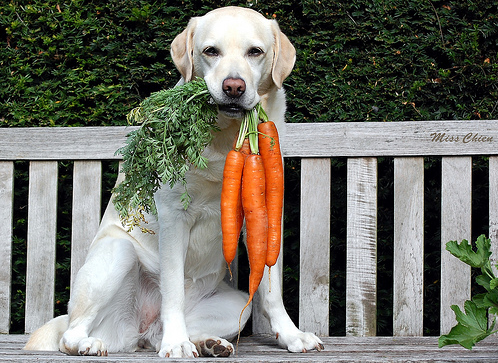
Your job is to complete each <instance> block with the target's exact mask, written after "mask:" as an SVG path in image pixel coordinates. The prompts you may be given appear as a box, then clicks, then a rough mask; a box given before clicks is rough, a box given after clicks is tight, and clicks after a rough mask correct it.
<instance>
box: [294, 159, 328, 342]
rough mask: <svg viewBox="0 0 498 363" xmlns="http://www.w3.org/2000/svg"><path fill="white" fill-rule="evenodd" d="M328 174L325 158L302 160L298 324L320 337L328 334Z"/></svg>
mask: <svg viewBox="0 0 498 363" xmlns="http://www.w3.org/2000/svg"><path fill="white" fill-rule="evenodd" d="M330 174H331V163H330V159H328V158H323V159H303V160H301V228H300V229H301V249H300V254H301V256H300V267H301V268H300V273H299V327H300V329H302V330H305V331H311V332H313V333H315V334H317V335H319V336H328V335H329V295H330V185H331V184H330V182H331V179H330ZM310 266H313V268H310Z"/></svg>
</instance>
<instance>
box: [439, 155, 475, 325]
mask: <svg viewBox="0 0 498 363" xmlns="http://www.w3.org/2000/svg"><path fill="white" fill-rule="evenodd" d="M471 212H472V158H471V157H444V158H443V159H442V182H441V324H440V325H441V334H447V333H448V332H449V331H450V329H451V328H452V327H453V326H454V325H455V324H456V319H455V314H454V313H453V311H452V310H451V308H450V307H451V305H454V304H456V305H459V306H460V307H461V308H463V303H464V302H465V300H467V299H469V298H470V267H469V266H468V265H467V264H465V263H463V262H461V261H460V260H459V259H457V258H456V257H454V256H453V255H451V254H450V253H449V252H448V251H446V243H447V242H448V241H452V240H455V241H458V242H459V243H460V242H461V241H462V240H463V239H466V240H468V241H470V240H471V236H472V234H471V225H472V216H471Z"/></svg>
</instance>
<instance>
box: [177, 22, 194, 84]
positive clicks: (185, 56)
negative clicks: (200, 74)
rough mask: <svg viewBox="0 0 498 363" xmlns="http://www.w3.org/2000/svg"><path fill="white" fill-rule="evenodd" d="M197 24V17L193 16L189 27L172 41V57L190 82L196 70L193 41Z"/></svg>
mask: <svg viewBox="0 0 498 363" xmlns="http://www.w3.org/2000/svg"><path fill="white" fill-rule="evenodd" d="M196 24H197V19H195V18H192V19H191V20H190V21H189V23H188V25H187V28H186V29H185V30H184V31H183V32H181V33H180V34H178V35H177V36H176V37H175V39H173V42H172V43H171V58H173V62H174V63H175V66H176V68H178V70H179V71H180V73H181V75H182V77H183V79H184V80H185V82H189V81H190V80H191V79H192V74H193V71H194V60H193V51H194V47H193V42H194V29H195V27H196Z"/></svg>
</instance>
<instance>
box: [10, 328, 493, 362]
mask: <svg viewBox="0 0 498 363" xmlns="http://www.w3.org/2000/svg"><path fill="white" fill-rule="evenodd" d="M26 339H27V338H26V336H22V335H21V336H19V335H3V336H0V357H1V358H0V359H1V360H2V362H5V363H29V362H38V363H45V362H46V363H49V362H50V363H51V362H96V363H97V362H107V363H114V362H115V363H121V362H127V363H142V362H144V361H157V362H161V361H162V362H163V361H164V359H163V358H159V356H158V355H157V354H156V353H155V352H154V351H153V350H146V351H139V352H135V353H115V354H110V355H109V356H108V357H82V356H75V357H68V356H66V355H64V354H62V353H60V352H31V351H28V352H27V351H22V350H21V347H22V346H23V345H24V344H25V342H26ZM322 340H323V341H324V343H325V350H324V351H321V352H316V351H311V352H308V353H289V352H287V351H286V350H284V349H281V348H279V347H278V346H277V344H276V341H275V338H274V337H273V338H271V337H259V336H257V337H243V338H241V340H240V344H239V345H238V349H237V352H236V354H234V355H233V356H231V357H228V358H223V360H222V361H223V362H227V363H231V362H247V363H259V362H265V363H288V362H302V363H304V362H309V363H321V362H335V363H346V362H347V363H351V362H362V363H374V362H375V363H388V362H389V363H393V362H396V363H405V362H414V363H415V362H416V363H429V362H430V363H434V362H446V363H449V362H461V363H491V362H493V363H494V362H496V357H497V350H496V346H497V345H498V339H496V338H495V337H491V338H487V339H486V340H484V341H482V342H480V343H479V344H478V345H477V346H476V347H475V348H474V349H473V350H471V351H469V350H465V349H463V348H461V347H458V346H448V347H444V348H441V349H439V348H438V347H437V338H436V337H374V338H371V337H324V338H322ZM174 361H175V362H176V361H179V360H174ZM198 361H199V358H196V359H186V358H184V359H181V362H198ZM201 361H202V362H208V363H215V362H220V358H201Z"/></svg>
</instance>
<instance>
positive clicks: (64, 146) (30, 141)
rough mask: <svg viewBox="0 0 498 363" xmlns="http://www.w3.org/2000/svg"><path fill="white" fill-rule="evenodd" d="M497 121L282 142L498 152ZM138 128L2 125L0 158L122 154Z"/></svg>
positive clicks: (296, 148)
mask: <svg viewBox="0 0 498 363" xmlns="http://www.w3.org/2000/svg"><path fill="white" fill-rule="evenodd" d="M497 125H498V120H471V121H430V122H429V121H406V122H390V123H386V122H326V123H302V124H287V125H286V128H285V129H286V130H285V132H282V135H281V145H282V152H283V154H284V156H286V157H330V156H346V157H358V156H365V157H366V156H372V157H376V156H429V155H441V156H448V155H476V154H484V155H497V154H498V127H497ZM134 128H135V127H125V126H109V127H52V128H39V127H36V128H0V160H85V159H86V160H88V159H95V160H97V159H101V160H106V159H120V156H119V155H115V151H116V150H117V149H118V148H120V147H121V146H123V144H124V141H125V138H126V135H127V134H128V133H129V132H130V131H131V130H133V129H134ZM474 136H475V139H474ZM457 138H458V139H457ZM443 140H447V141H443ZM450 140H453V141H450Z"/></svg>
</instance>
